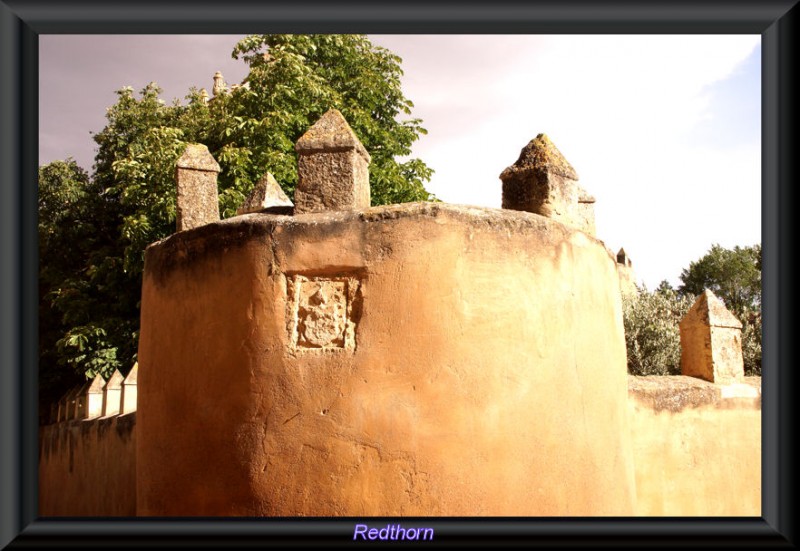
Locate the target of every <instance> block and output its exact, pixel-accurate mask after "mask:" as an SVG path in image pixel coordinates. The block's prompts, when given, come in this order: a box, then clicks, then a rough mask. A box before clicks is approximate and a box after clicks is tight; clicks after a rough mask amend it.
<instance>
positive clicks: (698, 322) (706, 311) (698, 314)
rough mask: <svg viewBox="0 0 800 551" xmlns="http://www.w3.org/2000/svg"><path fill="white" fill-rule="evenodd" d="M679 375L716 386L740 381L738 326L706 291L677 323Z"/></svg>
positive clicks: (740, 332) (733, 317)
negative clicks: (679, 356) (678, 326)
mask: <svg viewBox="0 0 800 551" xmlns="http://www.w3.org/2000/svg"><path fill="white" fill-rule="evenodd" d="M680 334H681V373H682V374H683V375H688V376H690V377H698V378H700V379H705V380H706V381H711V382H713V383H718V384H733V383H738V382H741V380H742V378H743V377H744V361H743V358H742V324H741V322H740V321H739V320H738V319H736V317H735V316H734V315H733V314H731V313H730V311H728V309H727V308H725V304H723V302H722V301H721V300H720V299H719V298H717V297H716V295H714V293H712V292H711V291H709V290H708V289H706V290H705V291H703V292H702V293H701V294H700V296H698V297H697V300H696V301H695V303H694V305H692V307H691V308H690V309H689V311H688V312H687V313H686V316H684V318H683V319H682V320H681V322H680Z"/></svg>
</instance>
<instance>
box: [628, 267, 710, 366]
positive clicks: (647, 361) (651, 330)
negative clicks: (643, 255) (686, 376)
mask: <svg viewBox="0 0 800 551" xmlns="http://www.w3.org/2000/svg"><path fill="white" fill-rule="evenodd" d="M664 283H665V282H662V284H661V285H659V287H658V289H656V291H654V292H652V293H651V292H649V291H648V290H647V289H646V288H640V289H638V292H637V293H636V294H625V295H623V296H622V319H623V323H624V326H625V346H626V349H627V355H628V372H629V373H631V374H632V375H680V373H681V341H680V330H679V328H678V323H679V322H680V320H681V319H682V318H683V316H685V315H686V312H688V311H689V308H690V307H691V306H692V303H693V302H694V297H693V296H690V295H684V296H679V295H678V294H677V293H676V292H675V291H673V290H672V288H671V287H670V286H669V285H668V284H667V285H664Z"/></svg>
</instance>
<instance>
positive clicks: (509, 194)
mask: <svg viewBox="0 0 800 551" xmlns="http://www.w3.org/2000/svg"><path fill="white" fill-rule="evenodd" d="M500 179H501V180H502V182H503V201H502V205H503V208H504V209H510V210H523V211H527V212H533V213H536V214H541V215H542V216H547V217H548V218H552V219H554V220H557V221H559V222H561V223H562V224H567V225H569V226H572V227H574V228H577V229H579V230H581V231H583V232H585V233H588V234H589V235H592V236H593V235H594V234H595V227H594V197H592V196H591V195H589V194H588V193H586V191H585V190H584V189H583V188H581V187H580V186H579V185H578V183H577V180H578V174H577V173H576V172H575V169H574V168H572V165H570V164H569V162H567V160H566V159H565V158H564V156H563V155H562V154H561V152H560V151H559V150H558V149H557V148H556V146H555V145H554V144H553V142H551V141H550V139H549V138H548V137H547V136H546V135H545V134H539V135H538V136H536V138H534V139H533V140H531V141H530V142H529V143H528V144H527V145H526V146H525V147H523V148H522V151H521V152H520V155H519V158H518V159H517V162H515V163H514V164H513V165H511V166H509V167H508V168H506V169H505V170H504V171H503V172H502V173H501V174H500Z"/></svg>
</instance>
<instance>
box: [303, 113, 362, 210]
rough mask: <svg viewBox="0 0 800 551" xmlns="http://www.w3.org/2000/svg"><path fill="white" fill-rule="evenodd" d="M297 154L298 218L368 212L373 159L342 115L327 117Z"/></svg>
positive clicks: (304, 141)
mask: <svg viewBox="0 0 800 551" xmlns="http://www.w3.org/2000/svg"><path fill="white" fill-rule="evenodd" d="M295 150H296V151H297V188H296V189H295V193H294V205H295V208H294V213H295V214H304V213H310V212H325V211H341V210H365V209H368V208H369V206H370V189H369V162H370V156H369V153H367V150H366V149H365V148H364V146H363V145H362V144H361V142H360V141H359V140H358V137H357V136H356V135H355V133H354V132H353V129H352V128H350V125H349V124H347V121H346V120H345V119H344V117H343V116H342V114H341V113H340V112H339V111H337V110H336V109H331V110H330V111H328V112H327V113H325V114H324V115H323V116H322V118H320V119H319V120H318V121H317V122H316V123H315V124H314V125H313V126H312V127H311V128H309V129H308V131H307V132H306V133H305V134H303V136H302V137H301V138H300V139H299V140H298V141H297V144H296V146H295Z"/></svg>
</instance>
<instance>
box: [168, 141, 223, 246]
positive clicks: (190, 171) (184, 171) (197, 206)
mask: <svg viewBox="0 0 800 551" xmlns="http://www.w3.org/2000/svg"><path fill="white" fill-rule="evenodd" d="M175 172H176V175H175V181H176V184H177V205H176V206H177V209H176V210H177V228H178V231H184V230H190V229H192V228H196V227H198V226H204V225H206V224H210V223H212V222H217V221H218V220H219V196H218V192H217V174H219V172H220V168H219V164H217V161H216V160H214V157H212V156H211V153H209V151H208V147H206V146H205V145H201V144H189V145H187V146H186V149H185V150H184V152H183V155H181V156H180V158H179V159H178V162H177V165H176V168H175Z"/></svg>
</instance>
